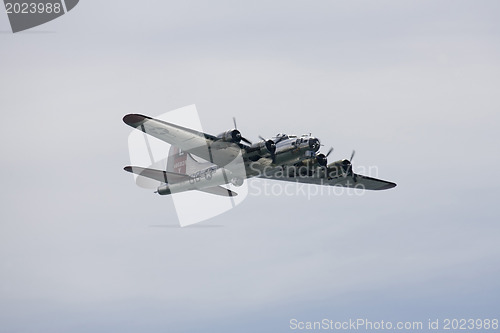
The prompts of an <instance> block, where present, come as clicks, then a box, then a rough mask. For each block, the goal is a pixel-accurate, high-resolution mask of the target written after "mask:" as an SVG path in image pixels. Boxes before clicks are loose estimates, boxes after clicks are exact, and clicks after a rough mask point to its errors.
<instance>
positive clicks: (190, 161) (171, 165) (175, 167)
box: [167, 146, 213, 175]
mask: <svg viewBox="0 0 500 333" xmlns="http://www.w3.org/2000/svg"><path fill="white" fill-rule="evenodd" d="M211 165H213V164H212V163H210V162H198V161H197V160H195V159H194V158H193V156H191V154H190V153H186V152H184V151H182V150H181V149H180V148H179V147H175V146H171V147H170V150H169V152H168V159H167V172H175V173H179V174H184V175H190V174H192V173H195V172H197V171H200V170H203V169H205V168H208V167H209V166H211Z"/></svg>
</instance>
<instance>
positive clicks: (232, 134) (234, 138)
mask: <svg viewBox="0 0 500 333" xmlns="http://www.w3.org/2000/svg"><path fill="white" fill-rule="evenodd" d="M217 138H218V139H220V140H222V141H224V142H234V143H239V142H240V141H241V132H240V131H238V130H237V129H232V130H229V131H225V132H224V133H221V134H219V135H217Z"/></svg>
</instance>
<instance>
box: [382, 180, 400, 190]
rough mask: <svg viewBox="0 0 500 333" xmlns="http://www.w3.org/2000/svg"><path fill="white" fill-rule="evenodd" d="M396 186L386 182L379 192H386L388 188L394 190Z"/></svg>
mask: <svg viewBox="0 0 500 333" xmlns="http://www.w3.org/2000/svg"><path fill="white" fill-rule="evenodd" d="M396 186H398V185H397V184H396V183H391V182H387V184H385V185H384V186H382V187H380V188H379V190H380V191H381V190H388V189H390V188H394V187H396Z"/></svg>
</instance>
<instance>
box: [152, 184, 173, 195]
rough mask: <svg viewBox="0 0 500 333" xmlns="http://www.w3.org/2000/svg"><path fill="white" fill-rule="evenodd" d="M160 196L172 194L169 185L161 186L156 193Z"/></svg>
mask: <svg viewBox="0 0 500 333" xmlns="http://www.w3.org/2000/svg"><path fill="white" fill-rule="evenodd" d="M156 192H157V193H158V194H159V195H169V194H172V191H170V187H169V186H168V184H161V185H160V186H159V187H158V190H157V191H156Z"/></svg>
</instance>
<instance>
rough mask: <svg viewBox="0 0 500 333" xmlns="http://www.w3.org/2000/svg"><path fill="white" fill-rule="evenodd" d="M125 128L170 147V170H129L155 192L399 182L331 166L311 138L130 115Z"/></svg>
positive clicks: (224, 192) (378, 186)
mask: <svg viewBox="0 0 500 333" xmlns="http://www.w3.org/2000/svg"><path fill="white" fill-rule="evenodd" d="M123 121H124V122H125V124H127V125H129V126H131V127H133V128H135V129H137V130H140V131H142V132H144V133H146V134H148V135H151V136H153V137H155V138H157V139H160V140H162V141H164V142H167V143H169V144H170V145H171V147H170V150H169V153H168V157H167V167H166V170H158V169H152V168H148V167H140V166H126V167H125V168H124V170H125V171H128V172H131V173H134V174H137V175H139V176H142V177H146V178H150V179H154V180H156V181H158V182H160V185H159V186H158V188H157V190H156V192H155V193H158V194H160V195H169V194H173V193H179V192H185V191H192V190H197V191H202V192H206V193H210V194H214V195H219V196H224V197H233V196H236V195H238V194H237V193H236V192H235V191H232V190H230V189H228V188H226V187H223V186H222V185H227V184H232V185H234V186H236V187H238V186H241V185H242V184H243V182H244V180H245V179H246V178H253V177H258V178H265V179H272V180H281V181H291V182H299V183H307V184H316V185H326V186H343V187H349V188H358V189H365V190H386V189H390V188H393V187H395V186H396V184H395V183H393V182H389V181H385V180H381V179H376V178H372V177H368V176H363V175H360V174H356V173H354V172H353V170H352V164H351V161H352V159H353V157H354V151H353V153H352V155H351V157H350V159H343V160H339V161H335V162H332V163H330V164H328V156H329V155H330V153H331V152H332V151H333V148H330V150H329V151H328V152H327V153H326V154H323V153H319V150H320V147H321V142H320V140H319V139H318V138H316V137H314V136H312V135H311V134H304V135H302V136H297V135H287V134H283V133H280V134H277V135H276V136H274V137H272V138H270V139H264V138H263V137H260V136H259V139H260V140H259V141H258V142H256V143H252V142H251V141H250V140H248V139H246V138H244V137H243V136H242V135H241V132H240V131H239V130H238V129H237V126H236V120H235V119H234V118H233V122H234V128H233V129H230V130H227V131H225V132H223V133H221V134H219V135H217V136H214V135H211V134H207V133H203V132H200V131H196V130H193V129H189V128H186V127H182V126H179V125H176V124H172V123H169V122H166V121H163V120H159V119H154V118H152V117H148V116H145V115H141V114H127V115H125V116H124V117H123Z"/></svg>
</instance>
